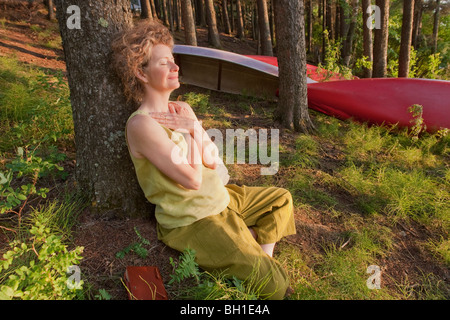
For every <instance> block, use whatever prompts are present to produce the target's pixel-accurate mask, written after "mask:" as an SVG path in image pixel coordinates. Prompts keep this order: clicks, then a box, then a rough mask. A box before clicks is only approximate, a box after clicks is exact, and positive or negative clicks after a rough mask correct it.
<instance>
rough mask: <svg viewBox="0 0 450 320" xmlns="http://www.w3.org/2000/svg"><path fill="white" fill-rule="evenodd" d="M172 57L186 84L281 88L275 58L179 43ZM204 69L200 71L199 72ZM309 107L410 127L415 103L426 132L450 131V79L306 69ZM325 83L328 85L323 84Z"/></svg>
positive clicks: (268, 91)
mask: <svg viewBox="0 0 450 320" xmlns="http://www.w3.org/2000/svg"><path fill="white" fill-rule="evenodd" d="M174 56H175V58H176V59H177V63H179V65H180V73H181V75H182V80H183V82H185V83H188V84H193V85H197V86H201V87H205V88H208V89H212V90H218V91H224V92H230V93H238V94H239V93H245V94H254V95H256V96H264V95H266V96H268V97H270V96H271V95H275V94H276V92H277V88H278V83H279V82H278V62H277V59H276V57H264V56H254V55H253V56H244V55H239V54H236V53H232V52H227V51H223V50H216V49H210V48H202V47H191V46H184V45H176V46H175V47H174ZM200 70H201V71H200ZM307 75H308V79H307V83H308V104H309V107H310V108H311V109H314V110H317V111H319V112H322V113H325V114H327V115H330V116H334V117H337V118H339V119H342V120H346V119H349V118H353V119H355V120H358V121H361V122H368V123H371V124H383V123H384V124H398V125H399V126H401V127H404V126H406V127H410V126H411V125H412V123H411V120H413V116H412V114H411V112H409V110H408V109H409V107H411V106H412V105H415V104H417V105H421V106H422V107H423V115H422V117H423V119H424V123H425V125H426V126H427V130H428V131H436V130H439V129H440V128H450V81H443V80H428V79H406V78H382V79H357V78H356V79H352V80H342V77H341V76H340V75H339V74H334V75H333V76H331V77H327V78H326V79H324V74H323V72H318V71H317V67H315V66H312V65H307ZM324 80H326V81H324Z"/></svg>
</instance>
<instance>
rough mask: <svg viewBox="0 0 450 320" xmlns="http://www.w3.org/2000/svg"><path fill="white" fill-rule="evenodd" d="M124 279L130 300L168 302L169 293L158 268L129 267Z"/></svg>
mask: <svg viewBox="0 0 450 320" xmlns="http://www.w3.org/2000/svg"><path fill="white" fill-rule="evenodd" d="M124 279H125V285H126V286H127V288H128V297H129V299H130V300H167V292H166V289H165V288H164V283H163V280H162V277H161V274H160V273H159V269H158V268H157V267H151V266H150V267H136V266H128V267H127V270H126V271H125V274H124Z"/></svg>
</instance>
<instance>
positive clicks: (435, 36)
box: [432, 0, 441, 53]
mask: <svg viewBox="0 0 450 320" xmlns="http://www.w3.org/2000/svg"><path fill="white" fill-rule="evenodd" d="M440 6H441V1H440V0H436V9H435V11H434V23H433V36H432V42H433V45H432V52H433V53H436V52H437V41H438V33H439V12H440Z"/></svg>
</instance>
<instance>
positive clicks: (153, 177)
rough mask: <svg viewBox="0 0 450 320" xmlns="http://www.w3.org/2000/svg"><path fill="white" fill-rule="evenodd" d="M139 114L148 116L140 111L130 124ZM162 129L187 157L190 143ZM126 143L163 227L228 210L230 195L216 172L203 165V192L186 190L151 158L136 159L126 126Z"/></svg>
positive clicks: (145, 192) (181, 135)
mask: <svg viewBox="0 0 450 320" xmlns="http://www.w3.org/2000/svg"><path fill="white" fill-rule="evenodd" d="M137 114H144V115H148V114H147V113H145V112H143V111H140V110H138V111H135V112H134V113H132V114H131V116H130V117H129V118H128V121H129V120H130V119H131V118H132V117H134V116H135V115H137ZM148 116H149V115H148ZM128 121H127V125H128ZM161 127H162V128H164V130H165V131H166V132H167V136H168V137H169V139H171V140H172V141H173V142H174V143H175V144H176V145H178V146H179V147H180V149H181V150H183V152H184V154H186V152H187V142H186V140H185V139H184V136H183V134H181V133H179V132H176V131H172V130H170V129H168V128H166V127H164V126H163V125H161ZM125 140H126V142H127V146H128V151H129V153H130V157H131V160H132V161H133V164H134V168H135V170H136V176H137V179H138V182H139V185H140V187H141V189H142V191H143V192H144V194H145V197H146V198H147V200H148V201H149V202H150V203H153V204H154V205H155V207H156V208H155V217H156V220H157V221H158V223H159V224H160V225H161V226H162V227H164V228H167V229H172V228H177V227H182V226H187V225H190V224H192V223H194V222H195V221H197V220H200V219H202V218H205V217H207V216H210V215H214V214H218V213H220V212H222V211H223V210H225V208H226V207H227V205H228V203H229V202H230V196H229V194H228V191H227V189H226V188H225V186H224V185H223V182H222V180H221V179H220V177H219V175H218V174H217V172H216V170H212V169H209V168H207V167H205V166H203V168H202V185H201V187H200V189H198V190H191V189H186V188H184V187H183V186H181V185H180V184H178V183H176V182H175V181H173V180H172V179H171V178H169V177H167V176H166V175H164V174H163V173H162V172H161V171H160V170H159V169H157V168H156V167H155V166H154V165H153V164H152V163H151V162H150V161H149V160H148V159H146V158H142V159H141V158H136V157H134V156H133V155H132V154H131V152H130V148H129V145H128V140H127V136H126V127H125Z"/></svg>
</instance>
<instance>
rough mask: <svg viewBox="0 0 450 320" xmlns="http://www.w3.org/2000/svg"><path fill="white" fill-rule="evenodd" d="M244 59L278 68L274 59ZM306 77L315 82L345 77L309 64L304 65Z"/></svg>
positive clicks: (253, 56) (254, 56)
mask: <svg viewBox="0 0 450 320" xmlns="http://www.w3.org/2000/svg"><path fill="white" fill-rule="evenodd" d="M246 57H249V58H252V59H255V60H258V61H261V62H265V63H267V64H270V65H272V66H275V67H278V60H277V58H276V57H268V56H257V55H246ZM306 75H307V76H308V78H309V79H311V80H313V81H317V82H323V81H337V80H346V79H345V77H344V76H342V75H341V74H338V73H334V72H329V71H327V70H325V69H319V68H318V67H316V66H313V65H311V64H307V65H306ZM353 79H358V77H356V76H354V77H353Z"/></svg>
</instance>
